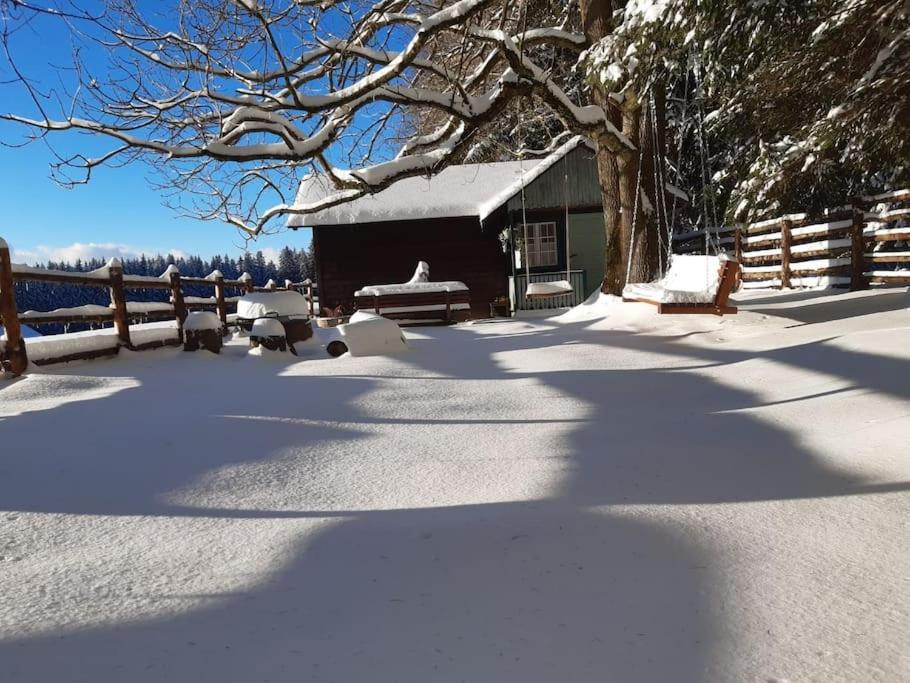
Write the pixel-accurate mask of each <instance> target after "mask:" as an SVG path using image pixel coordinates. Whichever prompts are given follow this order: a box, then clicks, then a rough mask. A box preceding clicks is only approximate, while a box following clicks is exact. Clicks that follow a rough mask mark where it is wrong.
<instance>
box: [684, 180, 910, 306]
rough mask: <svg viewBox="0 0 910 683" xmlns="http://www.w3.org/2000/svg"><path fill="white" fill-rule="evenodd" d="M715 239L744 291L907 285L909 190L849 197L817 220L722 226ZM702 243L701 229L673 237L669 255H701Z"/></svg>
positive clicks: (795, 217)
mask: <svg viewBox="0 0 910 683" xmlns="http://www.w3.org/2000/svg"><path fill="white" fill-rule="evenodd" d="M712 232H714V231H712ZM717 237H718V238H719V242H720V246H721V247H723V248H725V250H727V251H728V252H729V253H732V254H734V255H735V258H736V259H737V260H738V261H739V262H740V264H741V265H742V281H743V286H744V287H747V288H753V287H758V288H760V287H779V288H781V289H784V288H788V287H807V286H827V287H849V288H850V289H865V288H867V287H869V286H870V285H910V270H907V269H903V266H902V265H901V264H904V263H910V244H908V243H910V189H906V190H898V191H895V192H888V193H884V194H880V195H873V196H869V197H862V198H856V199H854V200H853V201H852V202H851V203H850V204H847V205H844V206H839V207H835V208H832V209H828V210H826V211H825V212H823V214H822V215H821V216H817V217H810V216H809V215H808V214H805V213H798V214H788V215H784V216H778V217H776V218H770V219H767V220H763V221H759V222H757V223H751V224H749V225H737V226H729V227H723V228H720V229H719V230H718V231H717ZM706 239H708V237H707V236H706V235H705V231H704V230H698V231H693V232H688V233H684V234H681V235H674V237H673V245H674V251H675V252H676V253H681V254H685V253H696V252H700V251H703V250H704V249H705V246H706V245H705V242H706Z"/></svg>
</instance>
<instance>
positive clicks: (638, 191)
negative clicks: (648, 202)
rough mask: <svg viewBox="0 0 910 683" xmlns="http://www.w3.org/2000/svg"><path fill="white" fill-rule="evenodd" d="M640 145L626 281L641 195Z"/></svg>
mask: <svg viewBox="0 0 910 683" xmlns="http://www.w3.org/2000/svg"><path fill="white" fill-rule="evenodd" d="M641 166H642V164H641V145H639V146H638V174H637V177H636V180H635V201H634V202H633V205H632V229H631V230H630V231H629V256H628V258H627V259H626V282H628V281H629V278H630V277H631V275H632V252H633V251H634V249H635V227H636V225H637V223H638V200H639V197H641Z"/></svg>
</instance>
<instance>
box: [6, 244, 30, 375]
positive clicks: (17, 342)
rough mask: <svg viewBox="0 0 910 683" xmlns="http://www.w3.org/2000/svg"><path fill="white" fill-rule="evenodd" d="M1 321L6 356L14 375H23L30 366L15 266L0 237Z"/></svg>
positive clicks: (7, 247)
mask: <svg viewBox="0 0 910 683" xmlns="http://www.w3.org/2000/svg"><path fill="white" fill-rule="evenodd" d="M0 323H2V324H3V329H4V331H5V332H6V351H5V356H6V359H7V362H8V364H9V370H10V372H12V373H13V375H16V376H18V375H21V374H22V373H23V372H25V369H26V368H27V367H28V356H27V355H26V352H25V340H23V339H22V328H21V327H20V326H19V311H18V309H17V308H16V287H15V283H14V282H13V266H12V263H11V261H10V255H9V245H7V243H6V241H5V240H4V239H3V238H2V237H0Z"/></svg>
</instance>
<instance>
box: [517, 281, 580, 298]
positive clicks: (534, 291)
mask: <svg viewBox="0 0 910 683" xmlns="http://www.w3.org/2000/svg"><path fill="white" fill-rule="evenodd" d="M574 291H575V290H574V289H573V288H572V285H571V284H570V283H569V281H568V280H556V281H554V282H529V283H528V289H527V291H526V292H525V297H526V298H528V299H532V300H534V299H552V298H554V297H557V296H566V295H568V294H572V293H573V292H574Z"/></svg>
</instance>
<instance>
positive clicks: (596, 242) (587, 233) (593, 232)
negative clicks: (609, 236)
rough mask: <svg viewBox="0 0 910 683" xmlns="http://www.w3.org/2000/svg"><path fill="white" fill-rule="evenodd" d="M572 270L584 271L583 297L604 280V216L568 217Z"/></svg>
mask: <svg viewBox="0 0 910 683" xmlns="http://www.w3.org/2000/svg"><path fill="white" fill-rule="evenodd" d="M569 226H570V229H571V232H570V233H569V238H570V240H571V245H570V249H571V251H572V269H573V270H575V269H583V270H584V271H585V289H586V290H587V291H586V292H585V296H586V297H587V296H589V295H590V294H591V293H592V292H593V291H594V290H595V289H597V288H598V287H600V283H601V282H602V281H603V279H604V245H605V244H606V237H605V235H604V215H603V214H602V213H574V214H570V215H569Z"/></svg>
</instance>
